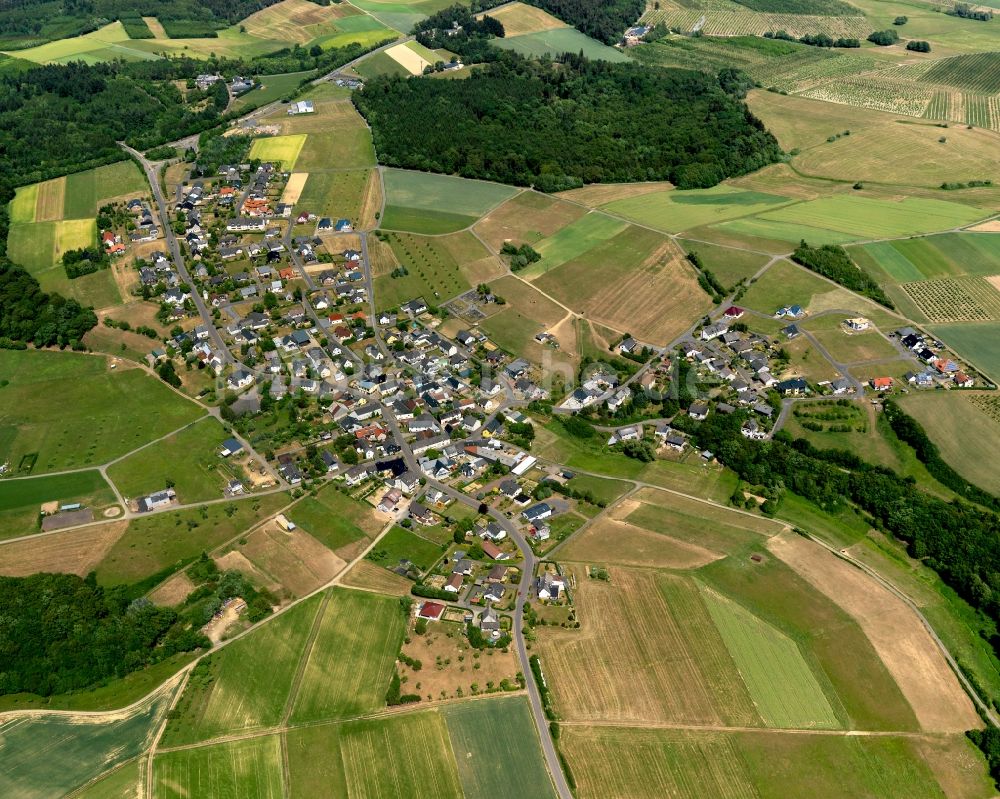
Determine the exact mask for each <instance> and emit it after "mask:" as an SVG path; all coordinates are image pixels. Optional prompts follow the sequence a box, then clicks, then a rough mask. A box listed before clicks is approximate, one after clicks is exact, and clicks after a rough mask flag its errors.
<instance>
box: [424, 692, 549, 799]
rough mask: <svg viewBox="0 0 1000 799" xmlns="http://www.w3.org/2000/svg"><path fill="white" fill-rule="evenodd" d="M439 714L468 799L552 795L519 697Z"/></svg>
mask: <svg viewBox="0 0 1000 799" xmlns="http://www.w3.org/2000/svg"><path fill="white" fill-rule="evenodd" d="M442 712H443V715H444V717H445V720H446V721H447V724H448V734H449V737H450V738H451V748H452V751H453V752H454V753H455V761H456V762H457V763H458V776H459V778H460V779H461V781H462V789H463V791H464V792H465V796H466V797H467V799H494V797H498V796H531V797H535V799H547V798H548V797H553V796H554V793H553V791H552V787H551V782H550V779H549V774H548V770H547V769H546V767H545V761H544V759H543V758H542V751H541V748H540V746H539V742H538V733H537V732H536V731H535V723H534V720H533V719H532V717H531V711H530V709H529V707H528V703H527V701H526V700H525V699H524V697H520V696H518V697H503V698H498V699H487V700H483V701H481V702H464V703H459V704H453V705H449V706H447V707H446V708H445V709H444V710H443V711H442ZM498 749H499V750H500V751H502V752H504V754H505V758H506V759H507V760H508V761H509V762H512V763H516V764H517V768H516V769H511V768H509V764H508V762H505V760H504V759H503V758H498V757H496V751H497V750H498Z"/></svg>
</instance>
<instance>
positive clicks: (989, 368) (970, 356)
mask: <svg viewBox="0 0 1000 799" xmlns="http://www.w3.org/2000/svg"><path fill="white" fill-rule="evenodd" d="M931 330H932V332H933V333H934V335H935V336H937V337H938V338H940V339H941V340H942V341H943V342H944V343H945V344H947V345H948V346H949V347H952V348H953V349H954V350H955V352H957V353H958V354H959V355H960V356H961V357H963V358H965V359H967V360H968V361H969V362H970V363H972V364H973V365H974V366H975V367H976V368H977V369H980V370H981V371H983V372H985V373H986V375H987V376H988V377H990V378H991V379H992V380H993V381H995V382H997V383H1000V350H998V348H997V346H996V342H997V341H998V340H1000V339H998V336H1000V324H997V323H995V322H978V323H975V324H955V325H934V327H933V328H932V329H931Z"/></svg>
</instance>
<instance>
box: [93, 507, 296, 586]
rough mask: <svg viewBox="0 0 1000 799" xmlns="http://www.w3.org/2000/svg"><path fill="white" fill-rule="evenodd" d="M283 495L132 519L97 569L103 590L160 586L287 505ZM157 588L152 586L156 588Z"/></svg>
mask: <svg viewBox="0 0 1000 799" xmlns="http://www.w3.org/2000/svg"><path fill="white" fill-rule="evenodd" d="M289 499H290V498H289V496H288V494H285V493H279V494H266V495H264V496H259V497H247V498H245V499H241V500H234V501H232V502H224V503H223V502H219V503H215V504H211V505H204V506H202V507H201V508H196V509H191V510H181V511H172V512H166V513H154V514H150V515H148V516H140V517H139V518H136V519H133V520H132V521H131V522H130V523H129V526H128V530H127V531H126V532H125V535H123V536H122V537H121V538H119V539H118V541H117V542H116V543H115V545H114V546H113V547H112V548H111V551H110V552H109V553H108V555H107V557H105V558H104V560H102V561H101V563H100V565H99V566H98V567H97V580H98V582H99V583H101V584H102V585H120V584H131V583H136V582H139V581H149V580H151V579H152V580H153V584H155V583H159V582H160V580H161V579H163V578H165V577H166V576H167V574H168V573H169V572H171V571H173V570H174V569H177V568H179V567H181V566H185V565H187V564H188V563H190V562H191V561H192V560H194V559H195V558H196V557H198V555H200V554H201V553H202V552H205V551H210V550H212V549H214V548H215V547H217V546H219V545H220V544H222V543H224V542H226V541H228V540H229V539H231V538H234V537H236V536H237V535H238V534H239V533H241V532H243V531H244V530H247V529H248V528H250V527H251V526H253V525H254V524H256V523H257V522H259V521H262V520H263V519H266V518H267V517H269V516H272V515H273V514H274V513H276V512H277V511H278V509H279V508H281V507H283V506H284V505H287V504H288V502H289ZM152 587H153V585H152V584H151V585H149V588H152Z"/></svg>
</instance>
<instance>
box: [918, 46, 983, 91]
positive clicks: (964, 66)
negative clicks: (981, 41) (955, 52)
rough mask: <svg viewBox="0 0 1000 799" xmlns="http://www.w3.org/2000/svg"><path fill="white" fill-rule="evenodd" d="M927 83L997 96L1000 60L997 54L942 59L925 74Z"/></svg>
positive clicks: (924, 77) (924, 79)
mask: <svg viewBox="0 0 1000 799" xmlns="http://www.w3.org/2000/svg"><path fill="white" fill-rule="evenodd" d="M922 79H923V81H925V82H926V83H941V84H944V85H945V86H954V87H955V88H957V89H969V90H970V91H977V92H984V93H986V94H996V93H998V92H1000V58H998V55H997V53H977V54H976V55H962V56H955V57H954V58H942V59H940V60H938V61H935V62H934V65H933V66H932V67H931V68H930V69H928V70H927V71H926V72H925V73H924V74H923V78H922Z"/></svg>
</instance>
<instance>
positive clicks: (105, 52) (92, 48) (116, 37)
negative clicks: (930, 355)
mask: <svg viewBox="0 0 1000 799" xmlns="http://www.w3.org/2000/svg"><path fill="white" fill-rule="evenodd" d="M132 44H133V41H132V40H131V39H129V35H128V34H127V33H126V32H125V28H124V27H122V24H121V22H112V23H111V24H109V25H105V26H104V27H103V28H100V29H98V30H96V31H93V32H92V33H87V34H84V35H83V36H76V37H73V38H70V39H59V40H57V41H54V42H48V43H46V44H41V45H38V46H36V47H29V48H27V49H24V50H17V51H16V53H13V55H15V57H16V58H21V59H24V60H26V61H33V62H34V63H36V64H68V63H70V62H72V61H83V62H84V63H87V64H96V63H99V62H101V61H110V60H112V59H116V58H121V59H124V60H125V61H148V60H151V59H155V58H157V56H155V55H153V54H152V53H148V52H143V51H142V50H140V49H138V48H135V47H132V46H131V45H132ZM11 54H12V53H7V55H11Z"/></svg>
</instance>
